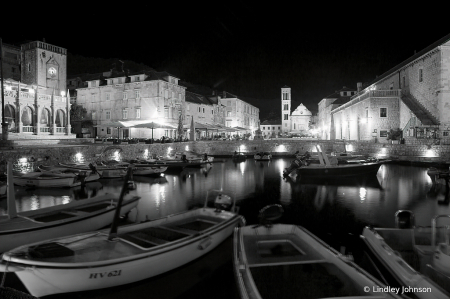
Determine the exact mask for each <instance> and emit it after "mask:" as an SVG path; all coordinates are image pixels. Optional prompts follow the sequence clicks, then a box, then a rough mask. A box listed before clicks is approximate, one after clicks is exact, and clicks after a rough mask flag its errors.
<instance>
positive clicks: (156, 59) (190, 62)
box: [1, 1, 450, 118]
mask: <svg viewBox="0 0 450 299" xmlns="http://www.w3.org/2000/svg"><path fill="white" fill-rule="evenodd" d="M139 3H140V2H132V3H131V2H130V3H126V2H122V3H121V4H120V5H116V4H114V5H113V4H112V3H109V4H105V5H104V6H103V7H102V8H99V7H95V6H92V5H89V4H83V3H81V2H74V3H71V6H70V8H69V7H67V8H64V9H62V8H61V4H59V5H40V6H39V7H37V8H36V9H37V10H38V11H42V14H41V15H40V17H39V18H36V11H35V10H34V9H33V8H29V9H26V10H25V11H24V10H21V11H20V16H21V17H22V18H26V19H28V20H29V21H30V22H32V21H33V20H36V21H37V24H41V26H31V28H29V30H25V29H23V28H21V29H12V30H9V29H8V32H6V31H5V29H2V33H1V34H2V36H1V37H2V38H3V42H4V43H12V44H14V43H20V42H23V41H26V40H42V39H43V38H45V40H46V42H48V43H50V44H53V45H56V46H61V47H64V48H66V49H67V50H68V52H70V53H71V54H74V55H81V56H85V57H96V58H117V59H121V60H131V61H134V62H137V63H143V64H145V65H147V66H149V67H152V68H154V69H156V70H158V71H167V72H169V73H171V74H173V75H175V76H177V77H179V78H180V79H181V80H184V81H187V82H190V83H196V84H202V85H206V86H208V87H212V88H215V89H217V90H219V91H221V90H226V91H228V92H230V93H233V94H236V95H238V96H243V97H250V98H254V99H257V100H254V101H251V102H250V100H249V102H250V103H251V104H253V105H255V106H257V107H258V108H260V110H261V118H264V116H265V115H267V114H268V113H269V112H270V111H272V110H273V111H274V112H275V113H276V114H277V115H279V113H280V109H281V108H280V106H281V105H280V102H279V100H280V93H281V87H283V86H285V85H287V86H289V87H291V89H292V100H293V109H294V108H295V107H296V106H297V105H299V104H300V103H303V104H304V105H306V107H307V108H308V109H310V110H311V111H312V112H317V104H318V102H319V101H320V100H321V99H322V98H324V97H325V96H327V95H329V94H332V93H333V92H334V91H335V90H338V89H340V88H342V87H343V86H347V87H351V88H356V83H357V82H370V81H372V80H373V79H374V78H375V77H376V76H377V75H381V74H382V73H384V72H385V71H387V70H389V69H390V68H392V67H394V66H395V65H396V64H398V63H401V62H402V61H404V60H405V59H407V58H408V57H410V56H411V55H413V54H414V51H420V50H422V49H423V48H425V47H427V46H428V45H430V44H431V43H433V42H435V41H437V40H438V39H440V38H441V37H443V36H445V35H446V34H448V33H450V29H449V28H450V27H449V26H448V23H447V24H445V19H447V17H446V16H445V15H442V16H440V14H442V13H443V12H441V11H442V10H439V8H438V7H433V8H431V9H433V11H427V8H423V7H420V8H415V9H409V11H407V10H406V9H405V8H404V7H403V8H402V9H399V10H395V9H393V8H392V7H390V6H392V5H387V6H386V7H382V8H378V9H374V8H371V9H368V8H363V7H359V6H360V5H356V4H355V5H347V6H346V7H339V6H337V7H331V6H329V5H327V4H325V3H324V2H320V3H318V5H317V6H315V5H312V4H308V5H307V6H302V7H297V6H295V7H294V6H289V5H281V4H278V3H276V2H272V3H271V4H270V5H261V4H259V5H258V6H254V5H250V4H248V3H247V2H245V1H241V2H239V5H235V4H208V5H202V6H200V5H191V4H183V5H179V4H178V2H174V3H173V4H171V3H170V2H168V1H165V2H164V4H158V5H155V4H154V3H150V2H146V3H147V4H139ZM255 3H256V2H255ZM372 5H373V6H375V5H374V4H372ZM314 6H315V7H314ZM366 6H367V4H366ZM377 6H382V5H381V3H377ZM56 16H58V17H56ZM441 19H442V20H441ZM59 21H61V22H62V23H63V24H64V25H63V26H60V25H58V22H59ZM10 28H13V27H10ZM86 71H87V72H88V71H89V70H86ZM105 71H106V70H105ZM69 73H70V69H69Z"/></svg>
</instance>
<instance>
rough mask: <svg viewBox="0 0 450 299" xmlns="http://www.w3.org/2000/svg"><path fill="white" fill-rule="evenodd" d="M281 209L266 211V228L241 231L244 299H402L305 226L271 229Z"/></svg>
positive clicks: (238, 258)
mask: <svg viewBox="0 0 450 299" xmlns="http://www.w3.org/2000/svg"><path fill="white" fill-rule="evenodd" d="M280 210H282V208H281V206H279V205H271V206H267V207H266V208H264V209H263V210H262V211H261V214H262V216H260V219H261V220H262V221H261V224H260V225H256V226H255V225H252V226H245V227H241V228H236V229H235V231H234V238H233V266H234V267H233V269H234V274H235V278H236V280H237V285H238V289H239V293H240V297H241V298H243V299H244V298H245V299H261V298H265V299H269V298H310V299H314V298H333V299H337V298H354V299H356V298H358V299H359V298H361V299H362V298H379V299H381V298H401V297H400V296H398V295H397V294H395V293H394V292H383V291H379V290H380V289H382V288H384V287H386V286H385V285H383V284H382V283H381V282H380V281H378V280H377V279H376V278H374V277H373V276H371V275H370V274H369V273H367V272H366V271H364V270H363V269H362V268H360V267H359V266H358V265H356V264H355V263H353V261H352V258H351V257H348V256H345V255H342V254H340V253H339V252H337V251H336V250H334V249H333V248H331V247H330V246H329V245H327V244H326V243H324V242H323V241H322V240H320V239H319V238H318V237H316V236H315V235H313V234H312V233H310V232H309V231H308V230H306V229H305V228H303V227H301V226H297V225H290V224H272V223H271V222H272V221H273V220H275V219H277V218H278V217H279V216H278V215H277V214H280V212H278V211H280Z"/></svg>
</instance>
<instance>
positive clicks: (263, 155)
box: [253, 152, 272, 161]
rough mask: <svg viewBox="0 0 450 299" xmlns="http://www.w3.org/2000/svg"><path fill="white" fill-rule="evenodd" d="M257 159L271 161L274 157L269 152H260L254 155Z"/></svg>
mask: <svg viewBox="0 0 450 299" xmlns="http://www.w3.org/2000/svg"><path fill="white" fill-rule="evenodd" d="M253 159H255V161H270V160H271V159H272V155H271V154H270V153H268V152H259V153H256V154H255V155H254V156H253Z"/></svg>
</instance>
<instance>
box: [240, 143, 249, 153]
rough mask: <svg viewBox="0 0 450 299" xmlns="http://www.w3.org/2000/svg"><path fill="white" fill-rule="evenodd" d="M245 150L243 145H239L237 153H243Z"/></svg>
mask: <svg viewBox="0 0 450 299" xmlns="http://www.w3.org/2000/svg"><path fill="white" fill-rule="evenodd" d="M246 149H247V147H246V146H245V145H244V144H241V146H240V147H239V151H240V152H243V151H245V150H246Z"/></svg>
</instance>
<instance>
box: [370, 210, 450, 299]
mask: <svg viewBox="0 0 450 299" xmlns="http://www.w3.org/2000/svg"><path fill="white" fill-rule="evenodd" d="M414 219H415V217H414V214H413V213H412V212H411V211H409V210H399V211H397V212H396V214H395V223H396V225H395V228H372V227H365V228H364V230H363V232H362V236H361V238H362V239H363V240H364V242H365V244H366V245H367V247H368V249H369V251H368V252H369V253H370V254H371V256H373V259H374V261H377V262H378V263H379V269H380V270H379V271H380V273H383V272H384V271H386V270H387V273H389V274H390V277H393V279H394V280H395V282H396V283H398V284H400V285H402V286H404V287H410V288H412V289H411V293H412V294H413V295H414V297H415V298H419V299H422V298H423V299H428V298H442V299H443V298H447V299H448V298H450V244H449V233H450V228H449V222H450V215H437V216H435V217H434V218H433V219H432V220H431V226H426V227H423V226H418V227H416V226H415V223H414V222H415V220H414ZM444 220H447V221H444ZM442 222H445V223H442ZM385 275H386V274H385ZM386 276H387V275H386ZM423 290H427V291H425V292H424V291H423Z"/></svg>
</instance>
